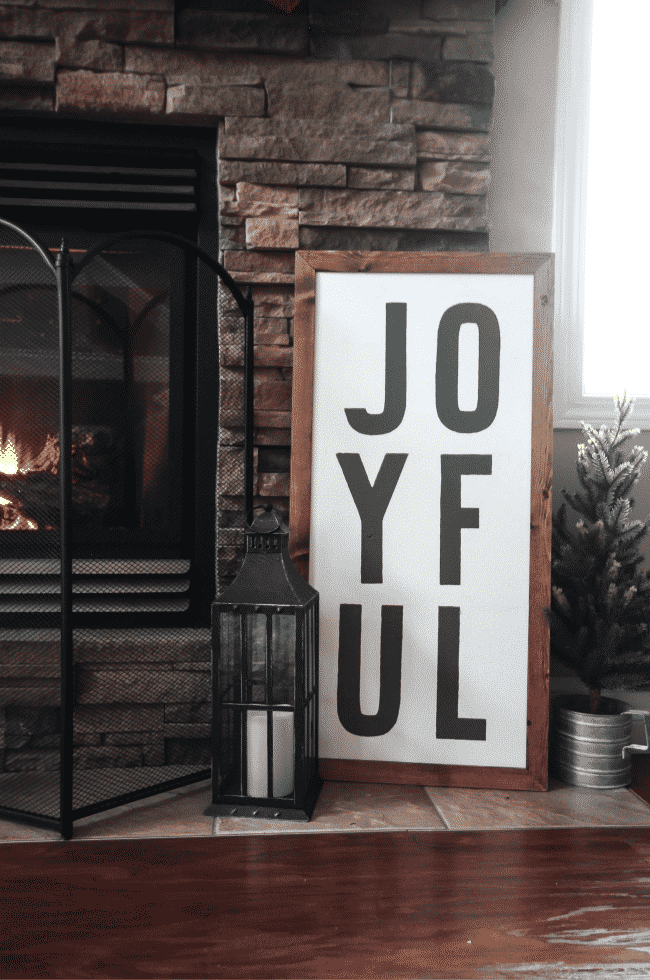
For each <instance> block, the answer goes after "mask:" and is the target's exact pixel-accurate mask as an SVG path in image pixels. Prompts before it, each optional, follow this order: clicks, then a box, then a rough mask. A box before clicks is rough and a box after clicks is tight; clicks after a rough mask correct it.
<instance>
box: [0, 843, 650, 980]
mask: <svg viewBox="0 0 650 980" xmlns="http://www.w3.org/2000/svg"><path fill="white" fill-rule="evenodd" d="M0 871H1V878H2V887H1V888H0V922H2V923H3V939H2V942H1V947H2V953H1V956H0V976H2V977H4V978H11V980H17V978H23V977H28V978H30V980H34V978H40V977H57V978H58V977H61V978H64V977H65V978H83V980H94V978H96V977H103V978H112V980H115V978H166V980H184V978H191V980H201V978H204V977H205V978H207V977H210V978H219V977H224V978H231V980H232V978H265V980H266V978H268V980H274V978H294V977H296V978H312V977H316V978H330V977H347V978H350V977H364V978H365V977H406V978H410V980H414V978H423V980H424V978H448V980H455V978H463V980H474V978H478V977H481V978H486V977H494V978H515V977H516V978H518V980H521V978H522V977H524V978H525V977H536V978H540V977H542V978H544V977H549V978H564V977H567V978H569V977H571V978H575V977H583V976H584V977H587V976H588V977H589V978H590V980H596V978H598V980H605V978H610V977H612V978H613V977H616V978H622V977H649V976H650V829H640V828H625V829H589V830H585V829H584V828H562V829H547V830H539V829H535V830H512V831H494V832H482V831H474V832H455V831H448V832H446V833H442V834H441V833H431V832H427V831H407V832H394V833H380V834H377V833H371V832H365V833H364V832H361V833H359V832H357V833H337V834H332V833H329V834H311V835H304V836H296V835H288V836H274V835H270V836H255V837H252V836H251V837H246V836H236V837H209V838H190V839H157V840H138V841H134V840H115V841H107V840H102V841H78V842H77V841H69V842H46V843H14V844H4V845H1V846H0Z"/></svg>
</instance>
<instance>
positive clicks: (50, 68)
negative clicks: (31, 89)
mask: <svg viewBox="0 0 650 980" xmlns="http://www.w3.org/2000/svg"><path fill="white" fill-rule="evenodd" d="M54 59H55V49H54V45H53V44H50V43H41V44H38V43H34V42H30V41H0V79H2V80H3V81H6V82H49V83H53V82H54V76H55V71H54Z"/></svg>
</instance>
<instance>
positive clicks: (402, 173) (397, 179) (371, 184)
mask: <svg viewBox="0 0 650 980" xmlns="http://www.w3.org/2000/svg"><path fill="white" fill-rule="evenodd" d="M348 187H357V188H377V189H380V190H381V189H383V190H401V191H412V190H414V188H415V173H414V172H413V171H412V170H385V169H379V168H371V167H349V168H348Z"/></svg>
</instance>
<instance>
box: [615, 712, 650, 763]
mask: <svg viewBox="0 0 650 980" xmlns="http://www.w3.org/2000/svg"><path fill="white" fill-rule="evenodd" d="M621 714H622V715H641V717H642V718H643V725H644V727H645V745H625V746H623V751H622V755H623V758H625V753H626V752H631V751H632V749H638V751H639V752H648V750H650V711H644V710H642V709H641V708H628V709H627V710H626V711H621Z"/></svg>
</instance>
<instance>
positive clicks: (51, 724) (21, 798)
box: [0, 225, 61, 820]
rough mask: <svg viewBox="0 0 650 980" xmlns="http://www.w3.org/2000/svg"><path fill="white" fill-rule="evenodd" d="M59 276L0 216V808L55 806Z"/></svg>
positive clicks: (51, 814) (50, 813)
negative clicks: (51, 622)
mask: <svg viewBox="0 0 650 980" xmlns="http://www.w3.org/2000/svg"><path fill="white" fill-rule="evenodd" d="M58 411H59V328H58V310H57V291H56V279H55V276H54V273H53V271H52V269H51V268H49V267H48V265H47V264H46V262H45V260H44V259H43V257H42V256H41V255H40V254H39V253H38V252H37V251H36V250H35V249H34V248H33V247H32V246H31V244H30V243H29V241H28V240H27V239H26V238H24V237H23V236H22V235H19V234H18V233H16V232H14V231H12V230H11V229H9V228H7V227H6V226H4V225H0V762H1V765H0V807H1V808H3V809H7V810H10V811H13V810H15V811H18V812H21V813H27V814H30V815H32V816H34V817H36V818H48V819H50V820H56V819H58V817H59V814H60V789H59V772H60V762H61V758H60V748H61V683H60V676H61V665H60V663H61V650H60V632H59V631H58V630H57V629H56V628H55V629H51V628H50V629H47V628H46V627H45V626H44V623H45V622H46V619H47V614H48V613H49V614H50V616H52V615H54V616H56V614H57V613H58V611H59V608H60V599H59V596H60V591H61V581H60V548H61V536H60V528H59V509H60V498H59V493H60V490H59V431H58Z"/></svg>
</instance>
